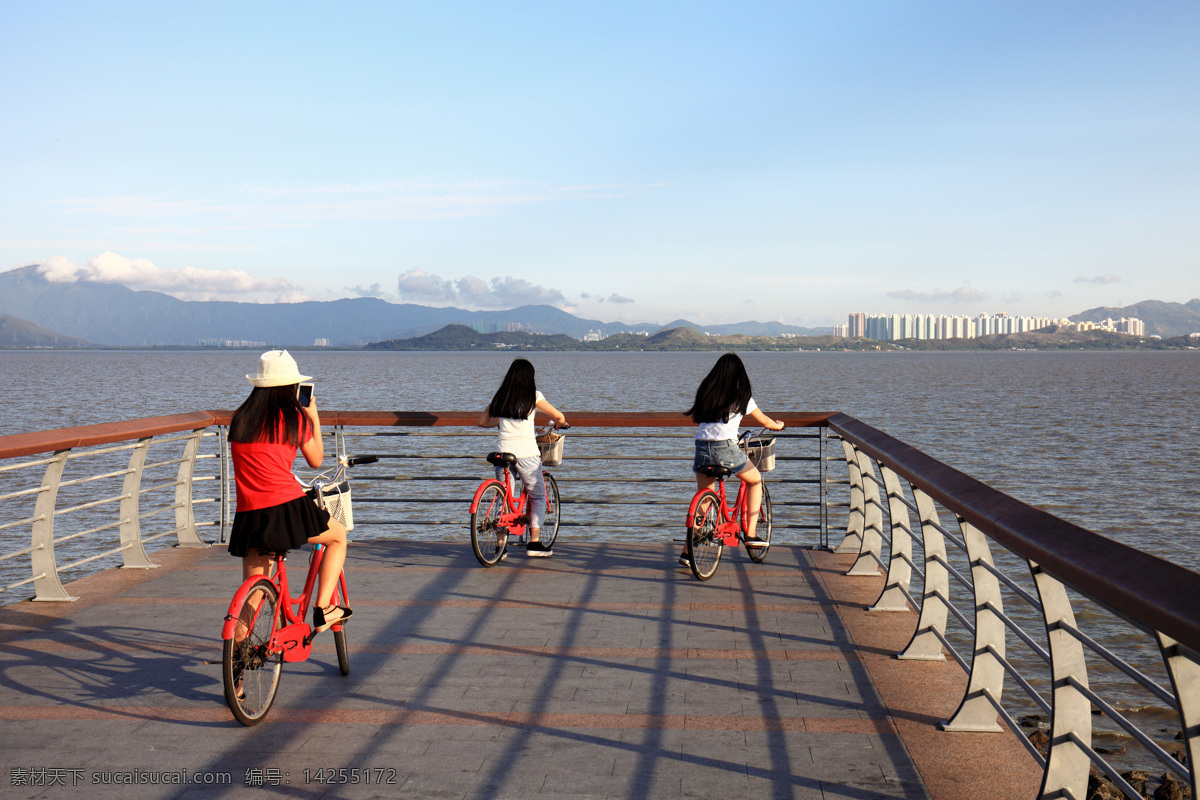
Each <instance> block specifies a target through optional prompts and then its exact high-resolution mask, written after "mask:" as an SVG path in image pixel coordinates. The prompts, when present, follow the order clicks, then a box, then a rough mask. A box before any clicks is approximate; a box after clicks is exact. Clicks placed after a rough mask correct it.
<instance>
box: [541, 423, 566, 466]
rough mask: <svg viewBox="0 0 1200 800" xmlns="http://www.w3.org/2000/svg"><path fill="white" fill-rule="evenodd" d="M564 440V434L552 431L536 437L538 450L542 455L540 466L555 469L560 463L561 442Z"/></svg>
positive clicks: (561, 456) (561, 457) (561, 454)
mask: <svg viewBox="0 0 1200 800" xmlns="http://www.w3.org/2000/svg"><path fill="white" fill-rule="evenodd" d="M566 440H567V437H566V435H565V434H562V433H555V432H554V431H546V432H545V433H539V434H538V435H537V446H538V450H539V451H540V452H541V454H542V466H544V467H557V466H558V465H559V464H561V463H562V459H563V442H565V441H566Z"/></svg>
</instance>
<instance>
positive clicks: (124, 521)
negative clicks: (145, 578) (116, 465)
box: [117, 436, 157, 569]
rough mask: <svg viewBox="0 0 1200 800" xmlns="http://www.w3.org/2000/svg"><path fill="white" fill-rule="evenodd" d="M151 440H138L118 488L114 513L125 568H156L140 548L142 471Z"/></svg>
mask: <svg viewBox="0 0 1200 800" xmlns="http://www.w3.org/2000/svg"><path fill="white" fill-rule="evenodd" d="M151 438H153V437H150V436H147V437H145V438H144V439H139V440H138V443H137V444H136V445H135V446H134V448H133V451H132V452H131V453H130V454H129V471H128V472H126V473H125V481H124V484H123V485H122V487H121V505H120V506H119V508H118V512H117V513H118V514H120V517H121V548H122V549H121V558H122V559H123V561H122V566H124V567H126V568H127V569H153V568H154V567H156V566H157V564H154V563H152V562H151V561H150V557H149V556H147V555H146V548H145V547H143V546H142V520H141V513H142V512H141V508H142V495H141V490H142V472H143V470H144V468H145V466H146V453H147V452H148V451H149V450H150V440H151Z"/></svg>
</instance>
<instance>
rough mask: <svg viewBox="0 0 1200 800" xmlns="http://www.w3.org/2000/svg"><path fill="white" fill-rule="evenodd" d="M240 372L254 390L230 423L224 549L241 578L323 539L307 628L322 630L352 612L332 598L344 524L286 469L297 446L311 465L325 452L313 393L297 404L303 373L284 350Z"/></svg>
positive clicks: (343, 541) (259, 572) (339, 568)
mask: <svg viewBox="0 0 1200 800" xmlns="http://www.w3.org/2000/svg"><path fill="white" fill-rule="evenodd" d="M246 379H247V380H248V381H250V383H252V384H253V385H254V389H253V390H252V391H251V392H250V396H249V397H247V398H246V401H245V402H244V403H242V405H241V406H240V407H239V408H238V410H237V411H235V412H233V419H232V420H231V421H230V423H229V449H230V452H231V455H232V457H233V475H234V482H235V484H236V486H237V511H236V513H235V514H234V517H233V528H232V530H231V531H230V535H229V552H230V554H231V555H235V556H238V557H240V558H241V559H242V579H243V580H246V579H248V578H250V577H251V576H254V575H265V574H267V570H268V569H269V568H270V565H271V554H273V553H283V552H286V551H288V550H291V549H294V548H297V547H300V546H301V545H303V544H305V543H306V542H307V543H309V544H320V545H324V546H325V556H324V559H323V560H322V562H321V570H320V573H319V575H318V579H317V598H316V602H315V604H314V606H313V627H314V628H315V630H316V631H317V632H320V631H324V630H326V629H328V628H329V627H330V626H331V625H334V624H336V623H338V622H344V621H345V620H346V619H348V618H349V617H350V614H351V613H352V612H351V610H350V609H349V608H345V607H343V606H335V605H333V603H332V600H333V591H334V588H335V587H336V585H337V580H338V576H339V575H340V574H341V572H342V565H343V564H344V563H345V560H346V528H345V526H344V525H342V524H341V523H340V522H338V521H337V520H336V519H333V518H331V517H330V516H329V512H328V511H326V510H325V509H323V508H318V507H317V505H316V504H315V503H314V502H313V501H312V500H311V499H310V498H309V497H308V496H307V495H305V493H304V489H303V487H302V486H301V485H300V483H299V481H297V480H296V477H295V476H294V475H293V474H292V462H293V461H295V459H296V450H297V449H299V450H300V452H301V453H303V454H304V459H305V461H307V462H308V465H309V466H310V467H314V468H316V467H319V466H320V465H321V461H322V460H324V457H325V445H324V443H323V442H322V440H321V418H320V415H319V414H318V413H317V403H316V400H315V399H313V398H312V396H311V394H306V396H305V397H306V399H307V401H308V404H307V405H301V401H300V399H299V393H300V386H299V384H300V383H301V382H302V381H307V380H309V376H307V375H301V374H300V371H299V369H298V368H297V367H296V360H295V359H294V358H292V357H291V355H289V354H288V352H287V351H286V350H272V351H270V352H267V353H263V354H262V356H261V357H260V358H259V362H258V373H257V374H255V375H247V376H246Z"/></svg>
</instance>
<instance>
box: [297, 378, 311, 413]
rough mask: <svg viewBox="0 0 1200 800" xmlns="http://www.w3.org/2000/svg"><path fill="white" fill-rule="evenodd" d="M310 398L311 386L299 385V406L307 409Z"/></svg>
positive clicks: (309, 384) (308, 384)
mask: <svg viewBox="0 0 1200 800" xmlns="http://www.w3.org/2000/svg"><path fill="white" fill-rule="evenodd" d="M312 396H313V385H312V384H311V383H302V384H300V398H299V399H300V405H302V406H304V407H305V408H308V405H309V403H311V402H312Z"/></svg>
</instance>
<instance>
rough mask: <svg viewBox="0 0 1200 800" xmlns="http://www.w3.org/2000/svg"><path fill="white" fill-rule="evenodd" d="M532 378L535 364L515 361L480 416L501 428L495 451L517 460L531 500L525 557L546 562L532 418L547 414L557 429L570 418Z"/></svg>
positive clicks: (485, 424)
mask: <svg viewBox="0 0 1200 800" xmlns="http://www.w3.org/2000/svg"><path fill="white" fill-rule="evenodd" d="M533 374H534V373H533V364H531V363H529V362H528V361H527V360H525V359H523V358H518V359H516V360H515V361H513V363H512V366H510V367H509V368H508V374H506V375H505V376H504V382H503V383H501V384H500V388H499V389H497V390H496V394H495V396H493V397H492V402H490V403H488V406H487V408H485V409H484V410H483V411H482V412H480V414H479V426H480V427H481V428H499V429H500V435H499V436H498V437H497V439H496V450H497V451H498V452H501V453H512V454H513V455H514V456H516V457H517V463H516V464H515V465H514V467H515V469H516V471H517V474H518V475H520V476H521V486H522V487H523V490H524V492H525V493H526V494H527V495H528V496H529V498H530V503H529V508H530V513H529V516H530V520H529V544H528V545H527V546H526V548H525V554H526V555H528V556H534V557H541V558H545V557H548V556H552V555H554V551H553V549H552V547H547V546H545V545H543V544H542V543H541V541H540V538H541V532H542V520H543V519H545V516H546V483H545V481H543V480H542V457H541V452H540V451H539V450H538V446H537V439H536V438H535V436H534V426H533V416H534V414H535V413H536V412H538V411H541V412H542V413H544V414H547V415H548V416H550V417H551V418H552V419H553V420H554V427H556V428H565V427H567V418H566V417H565V416H563V415H562V412H560V411H559V410H558V409H557V408H555V407H554V406H552V405H550V403H549V402H548V401H547V400H546V398H545V397H544V396H543V395H542V393H541V392H539V391H538V390H537V386H536V385H535V383H534V379H533ZM503 472H504V470H503V468H502V467H496V478H497V479H501V478H502V475H503Z"/></svg>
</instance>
